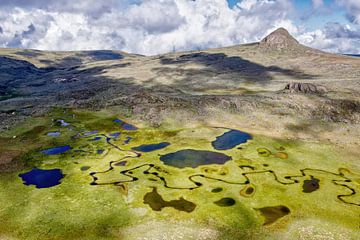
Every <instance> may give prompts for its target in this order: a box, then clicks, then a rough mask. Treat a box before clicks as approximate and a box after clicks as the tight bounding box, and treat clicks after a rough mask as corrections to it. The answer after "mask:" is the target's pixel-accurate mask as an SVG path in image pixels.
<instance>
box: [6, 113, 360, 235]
mask: <svg viewBox="0 0 360 240" xmlns="http://www.w3.org/2000/svg"><path fill="white" fill-rule="evenodd" d="M118 118H120V119H121V120H123V121H125V122H127V121H126V120H125V119H122V118H121V117H119V116H113V115H111V114H106V113H104V112H85V111H72V110H63V109H56V110H54V111H53V112H52V114H51V115H50V116H47V117H39V118H32V119H30V120H28V121H27V122H24V123H22V124H21V125H19V126H18V127H16V128H14V129H13V130H11V131H8V132H4V133H1V136H0V137H1V143H2V144H1V146H0V154H1V159H2V161H3V162H6V164H1V165H0V166H1V168H0V170H1V174H0V219H1V223H2V224H1V225H0V238H5V239H170V238H171V237H173V236H176V237H178V238H183V239H280V238H283V239H312V238H313V239H357V237H358V233H359V213H360V197H359V192H360V169H359V167H358V166H357V165H356V161H358V156H356V155H353V154H352V153H348V152H345V151H341V150H339V149H338V148H335V147H334V146H333V145H330V144H326V143H313V142H301V141H297V140H287V139H271V138H269V137H265V136H262V135H258V134H253V135H252V137H253V139H251V140H249V141H247V142H246V143H244V144H241V147H240V148H239V147H234V148H232V149H229V150H223V151H218V150H215V149H214V148H213V146H212V144H211V143H212V142H213V141H215V139H216V137H218V136H221V135H222V134H223V133H225V132H227V131H229V129H225V128H218V126H217V128H214V127H212V126H200V125H199V126H197V127H194V128H170V127H169V126H167V127H166V128H164V127H160V128H157V129H154V128H148V127H143V128H139V129H137V130H126V129H124V128H126V127H124V122H123V121H121V122H120V123H119V122H114V120H116V119H118ZM60 120H63V122H61V121H60ZM64 123H66V124H64ZM127 123H128V122H127ZM65 125H66V126H65ZM95 130H96V131H95ZM240 130H242V129H240ZM49 132H60V133H61V134H60V135H59V136H55V137H54V136H48V134H47V133H49ZM118 132H120V135H118V134H117V133H118ZM161 142H168V143H170V145H169V146H166V147H164V148H162V149H158V150H156V151H149V152H139V151H134V150H132V148H134V147H137V146H140V145H145V144H156V143H161ZM65 145H68V146H70V147H71V150H69V151H66V152H64V153H61V154H54V155H46V154H44V153H43V152H42V151H43V150H44V149H49V148H52V147H58V146H65ZM183 149H194V150H206V151H212V152H218V153H223V154H226V155H228V156H230V157H231V158H232V159H231V160H229V161H226V162H225V163H224V164H222V165H219V164H212V165H203V166H199V167H196V168H191V167H185V168H176V167H172V166H168V165H165V164H164V163H163V162H162V161H160V156H162V155H165V154H168V153H173V152H176V151H179V150H183ZM99 150H100V151H99ZM10 152H17V154H16V156H15V155H11V154H9V153H10ZM0 163H1V162H0ZM11 163H17V164H16V167H15V168H14V167H9V166H10V165H11ZM9 164H10V165H9ZM33 168H39V169H45V170H46V169H61V171H62V173H63V174H64V175H65V176H64V178H63V179H61V183H60V184H58V185H56V186H52V187H49V188H36V187H35V186H34V185H25V184H23V181H22V179H21V178H20V177H19V174H22V173H26V172H29V171H30V170H32V169H33ZM317 184H318V185H317ZM304 188H306V189H304Z"/></svg>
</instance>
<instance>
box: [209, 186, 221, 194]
mask: <svg viewBox="0 0 360 240" xmlns="http://www.w3.org/2000/svg"><path fill="white" fill-rule="evenodd" d="M222 190H223V188H221V187H218V188H214V189H212V190H211V192H213V193H219V192H222Z"/></svg>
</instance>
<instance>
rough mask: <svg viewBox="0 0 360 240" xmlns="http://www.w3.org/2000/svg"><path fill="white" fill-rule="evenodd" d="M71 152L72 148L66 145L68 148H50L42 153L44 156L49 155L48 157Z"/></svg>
mask: <svg viewBox="0 0 360 240" xmlns="http://www.w3.org/2000/svg"><path fill="white" fill-rule="evenodd" d="M69 150H71V147H70V146H69V145H66V146H60V147H53V148H48V149H45V150H42V151H41V152H42V153H43V154H47V155H55V154H61V153H64V152H67V151H69Z"/></svg>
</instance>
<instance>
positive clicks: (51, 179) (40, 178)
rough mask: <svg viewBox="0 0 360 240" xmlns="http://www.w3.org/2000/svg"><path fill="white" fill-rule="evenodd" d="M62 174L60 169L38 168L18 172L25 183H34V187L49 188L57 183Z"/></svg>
mask: <svg viewBox="0 0 360 240" xmlns="http://www.w3.org/2000/svg"><path fill="white" fill-rule="evenodd" d="M64 176H65V175H64V174H63V173H62V172H61V170H60V169H51V170H42V169H38V168H34V169H33V170H31V171H29V172H27V173H23V174H19V177H21V179H22V180H23V182H24V184H25V185H27V186H28V185H35V187H36V188H49V187H53V186H56V185H59V184H60V183H61V182H60V180H61V179H62V178H63V177H64Z"/></svg>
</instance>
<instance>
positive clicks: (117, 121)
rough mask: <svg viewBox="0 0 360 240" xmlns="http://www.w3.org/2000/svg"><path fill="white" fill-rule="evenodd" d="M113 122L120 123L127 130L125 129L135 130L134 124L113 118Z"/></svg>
mask: <svg viewBox="0 0 360 240" xmlns="http://www.w3.org/2000/svg"><path fill="white" fill-rule="evenodd" d="M114 123H116V124H118V125H120V126H121V128H122V129H124V130H127V131H135V130H137V127H135V126H134V125H131V124H129V123H126V122H124V121H123V120H120V119H115V120H114Z"/></svg>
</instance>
